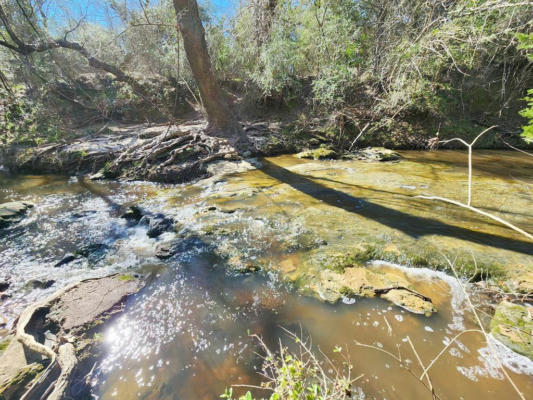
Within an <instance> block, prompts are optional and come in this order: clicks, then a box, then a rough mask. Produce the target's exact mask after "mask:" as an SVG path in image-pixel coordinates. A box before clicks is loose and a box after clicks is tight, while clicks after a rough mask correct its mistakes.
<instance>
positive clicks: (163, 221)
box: [139, 214, 174, 238]
mask: <svg viewBox="0 0 533 400" xmlns="http://www.w3.org/2000/svg"><path fill="white" fill-rule="evenodd" d="M139 224H140V225H146V226H148V231H147V232H146V234H147V235H148V237H150V238H156V237H158V236H160V235H161V234H162V233H164V232H170V231H173V230H174V220H173V219H172V218H167V217H165V216H164V215H163V214H156V215H154V216H148V215H145V216H144V217H142V218H141V220H140V221H139Z"/></svg>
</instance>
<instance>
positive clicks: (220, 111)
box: [174, 0, 244, 142]
mask: <svg viewBox="0 0 533 400" xmlns="http://www.w3.org/2000/svg"><path fill="white" fill-rule="evenodd" d="M174 9H175V10H176V17H177V21H178V27H179V30H180V32H181V35H182V36H183V45H184V47H185V53H186V54H187V60H188V61H189V65H190V66H191V70H192V74H193V76H194V79H195V80H196V83H197V84H198V88H199V90H200V96H201V99H202V102H203V105H204V108H205V111H206V113H207V121H208V132H209V133H210V134H211V135H214V136H222V137H227V138H229V139H232V140H234V141H235V142H240V141H243V139H244V133H243V130H242V128H241V126H240V124H239V123H238V121H237V119H236V117H235V114H234V113H233V112H232V110H231V109H230V107H229V105H228V103H227V101H226V98H225V96H224V94H223V92H222V90H221V88H220V87H219V86H218V83H217V81H216V78H215V73H214V71H213V67H212V66H211V60H210V59H209V53H208V50H207V43H206V41H205V31H204V27H203V26H202V21H201V20H200V14H199V12H198V4H197V3H196V0H174Z"/></svg>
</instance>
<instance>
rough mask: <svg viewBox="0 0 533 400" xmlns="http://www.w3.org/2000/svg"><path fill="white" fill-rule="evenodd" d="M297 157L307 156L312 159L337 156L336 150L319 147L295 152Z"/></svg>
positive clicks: (332, 158) (326, 158) (334, 157)
mask: <svg viewBox="0 0 533 400" xmlns="http://www.w3.org/2000/svg"><path fill="white" fill-rule="evenodd" d="M296 157H298V158H308V159H312V160H334V159H336V158H338V157H339V155H338V154H337V152H336V151H335V150H332V149H328V148H327V147H319V148H318V149H314V150H307V151H302V152H301V153H298V154H296Z"/></svg>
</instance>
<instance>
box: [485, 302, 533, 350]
mask: <svg viewBox="0 0 533 400" xmlns="http://www.w3.org/2000/svg"><path fill="white" fill-rule="evenodd" d="M490 329H491V334H492V335H493V336H494V337H495V338H496V339H498V340H499V341H500V342H502V343H504V344H505V345H506V346H508V347H509V348H511V349H512V350H514V351H516V352H517V353H519V354H522V355H524V356H527V357H529V358H530V359H532V360H533V309H532V308H531V307H529V308H528V307H525V306H522V305H519V304H513V303H510V302H508V301H502V302H501V303H500V304H499V305H498V307H496V311H495V313H494V317H493V318H492V321H491V322H490Z"/></svg>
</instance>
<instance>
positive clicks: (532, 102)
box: [517, 33, 533, 141]
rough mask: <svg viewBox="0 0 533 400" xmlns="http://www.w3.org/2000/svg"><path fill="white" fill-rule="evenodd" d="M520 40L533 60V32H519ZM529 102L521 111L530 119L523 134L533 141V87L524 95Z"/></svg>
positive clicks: (520, 47) (521, 45)
mask: <svg viewBox="0 0 533 400" xmlns="http://www.w3.org/2000/svg"><path fill="white" fill-rule="evenodd" d="M517 37H518V40H520V45H519V46H518V48H519V49H524V50H526V51H527V52H528V57H529V59H530V60H531V61H533V33H530V34H529V35H526V34H523V33H522V34H518V35H517ZM524 100H525V101H526V102H527V107H526V108H524V109H523V110H521V111H520V115H521V116H522V117H524V118H526V119H527V120H528V124H527V125H525V126H523V127H522V128H523V132H522V136H523V137H524V138H525V139H526V140H529V141H533V89H529V90H528V91H527V96H526V97H524Z"/></svg>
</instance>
